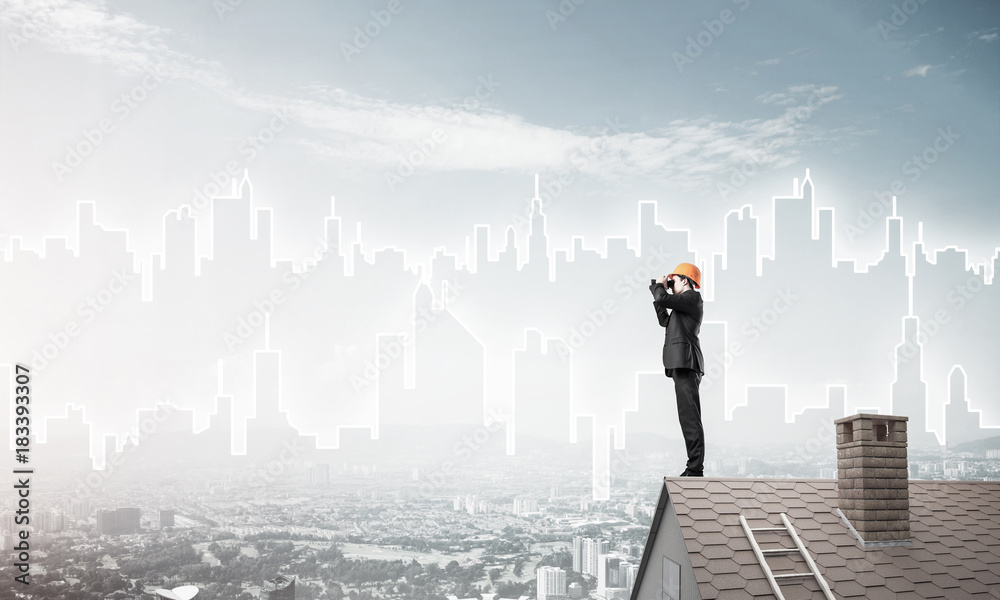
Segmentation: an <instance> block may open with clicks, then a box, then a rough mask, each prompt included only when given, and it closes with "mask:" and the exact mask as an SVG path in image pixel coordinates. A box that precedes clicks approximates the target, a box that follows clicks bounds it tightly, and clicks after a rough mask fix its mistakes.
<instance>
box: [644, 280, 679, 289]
mask: <svg viewBox="0 0 1000 600" xmlns="http://www.w3.org/2000/svg"><path fill="white" fill-rule="evenodd" d="M649 285H656V280H655V279H650V280H649ZM667 287H668V288H670V289H673V287H674V280H673V279H668V280H667Z"/></svg>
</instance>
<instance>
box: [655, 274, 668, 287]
mask: <svg viewBox="0 0 1000 600" xmlns="http://www.w3.org/2000/svg"><path fill="white" fill-rule="evenodd" d="M668 279H670V276H669V275H664V276H663V277H660V278H659V279H657V280H656V283H659V284H661V285H663V287H667V280H668Z"/></svg>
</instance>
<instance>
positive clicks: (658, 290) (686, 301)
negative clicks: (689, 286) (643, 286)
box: [649, 283, 698, 314]
mask: <svg viewBox="0 0 1000 600" xmlns="http://www.w3.org/2000/svg"><path fill="white" fill-rule="evenodd" d="M649 289H650V290H651V291H652V292H653V306H655V307H656V308H657V310H659V309H660V307H663V308H669V309H670V310H679V311H681V312H686V313H692V314H694V313H697V312H698V294H691V293H685V294H668V293H667V290H666V289H664V287H663V285H662V284H659V283H658V284H656V285H655V286H650V288H649Z"/></svg>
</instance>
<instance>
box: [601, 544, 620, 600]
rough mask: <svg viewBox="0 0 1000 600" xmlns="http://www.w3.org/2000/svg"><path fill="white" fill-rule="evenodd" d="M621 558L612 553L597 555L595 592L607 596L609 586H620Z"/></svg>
mask: <svg viewBox="0 0 1000 600" xmlns="http://www.w3.org/2000/svg"><path fill="white" fill-rule="evenodd" d="M621 562H622V559H621V558H619V557H617V556H615V555H613V554H601V555H600V556H599V557H598V569H597V593H598V594H600V595H602V596H607V595H608V592H607V590H608V589H609V588H621V587H624V586H622V585H621V580H620V575H621V573H620V571H619V568H618V567H619V565H620V564H621Z"/></svg>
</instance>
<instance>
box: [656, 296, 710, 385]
mask: <svg viewBox="0 0 1000 600" xmlns="http://www.w3.org/2000/svg"><path fill="white" fill-rule="evenodd" d="M649 291H650V292H652V293H653V307H654V308H655V309H656V318H657V319H658V320H659V321H660V325H661V326H663V327H666V335H665V337H664V339H663V369H664V371H666V374H667V377H671V376H672V375H671V371H672V370H673V369H680V368H685V369H694V370H695V371H697V372H698V373H700V374H701V375H704V374H705V359H704V357H703V356H702V354H701V342H700V341H699V340H698V334H699V333H701V318H702V316H703V315H704V312H705V310H704V308H703V303H702V300H701V294H700V293H699V292H697V291H695V290H687V291H685V292H684V293H682V294H668V293H667V290H666V289H665V288H664V287H663V284H662V283H655V284H653V285H650V286H649Z"/></svg>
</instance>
